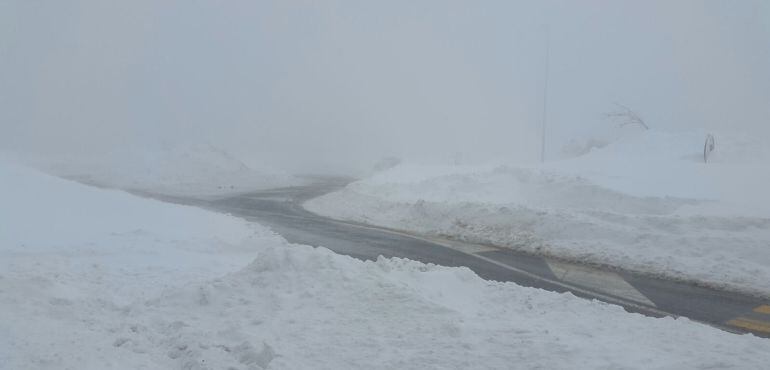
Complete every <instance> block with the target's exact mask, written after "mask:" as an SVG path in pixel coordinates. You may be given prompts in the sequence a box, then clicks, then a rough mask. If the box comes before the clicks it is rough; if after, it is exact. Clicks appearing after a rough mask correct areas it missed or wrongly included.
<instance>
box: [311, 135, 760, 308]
mask: <svg viewBox="0 0 770 370" xmlns="http://www.w3.org/2000/svg"><path fill="white" fill-rule="evenodd" d="M703 139H704V136H701V135H700V134H697V133H696V134H687V133H685V134H672V133H657V132H652V131H651V132H646V133H643V134H640V135H637V136H633V137H627V138H624V139H622V140H620V141H618V142H615V143H613V144H611V145H609V146H607V147H605V148H603V149H599V150H593V151H591V152H590V153H588V154H586V155H584V156H581V157H578V158H574V159H570V160H564V161H559V162H552V163H547V164H545V165H543V166H528V167H527V166H517V167H515V166H475V167H472V166H466V167H463V166H456V167H452V166H444V167H438V166H400V167H397V168H394V169H392V170H390V171H386V172H383V173H381V174H379V175H377V176H374V177H372V178H369V179H366V180H363V181H359V182H356V183H353V184H351V185H349V186H348V187H347V188H345V189H343V190H342V191H340V192H337V193H333V194H329V195H326V196H324V197H321V198H318V199H315V200H312V201H310V202H308V203H307V204H306V207H307V208H308V209H310V210H311V211H314V212H317V213H321V214H325V215H328V216H331V217H335V218H339V219H346V220H354V221H359V222H366V223H371V224H377V225H383V226H388V227H392V228H398V229H406V230H412V231H416V232H420V233H427V234H439V235H448V236H452V237H456V238H460V239H467V240H472V241H475V242H484V243H492V244H496V245H500V246H506V247H510V248H514V249H518V250H524V251H528V252H533V253H542V254H548V255H553V256H558V257H561V258H567V259H573V260H576V261H582V262H586V263H593V264H604V265H612V266H618V267H621V268H625V269H628V270H635V271H640V272H644V273H650V274H658V275H663V276H667V277H671V278H677V279H684V280H695V281H699V282H702V283H707V284H711V285H715V286H720V287H726V288H731V289H740V290H743V291H746V292H751V293H756V294H762V295H767V296H770V253H769V252H768V249H767V246H768V245H770V194H768V193H767V191H766V189H765V188H766V184H768V183H770V165H769V164H768V163H770V154H769V153H767V151H765V150H763V149H762V148H763V147H762V146H761V145H757V144H751V143H752V141H751V140H749V139H747V138H724V137H721V136H717V140H718V146H717V148H718V150H717V152H716V153H715V155H714V156H713V157H712V162H711V163H708V164H704V163H703V159H702V150H703V149H702V148H703ZM720 139H722V140H721V141H719V140H720Z"/></svg>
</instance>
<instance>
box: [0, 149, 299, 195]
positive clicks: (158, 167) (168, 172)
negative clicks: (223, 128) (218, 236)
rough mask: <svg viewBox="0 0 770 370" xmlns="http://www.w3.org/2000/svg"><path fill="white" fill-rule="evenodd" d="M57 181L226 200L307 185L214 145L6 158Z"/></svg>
mask: <svg viewBox="0 0 770 370" xmlns="http://www.w3.org/2000/svg"><path fill="white" fill-rule="evenodd" d="M5 156H6V157H16V161H23V162H25V163H27V164H29V165H31V166H33V167H36V168H40V169H41V170H43V171H45V172H48V173H51V174H54V175H56V176H60V177H65V178H70V179H75V180H77V181H80V182H84V183H89V184H93V185H97V186H101V187H107V188H115V189H130V190H141V191H151V192H153V193H155V194H168V195H181V196H196V197H207V196H221V195H224V194H232V193H243V192H248V191H253V190H261V189H267V188H275V187H281V186H290V185H296V184H299V183H301V182H302V180H301V179H299V178H298V177H296V176H292V175H290V174H288V173H286V172H284V171H281V170H279V169H277V168H275V167H273V166H270V165H269V164H267V163H266V161H264V160H263V159H261V158H251V157H250V158H249V159H248V160H244V159H241V158H238V157H237V156H235V155H233V154H232V153H230V152H228V151H226V150H224V149H222V148H219V147H216V146H214V145H212V144H210V143H202V142H187V143H176V144H170V143H157V144H155V145H150V144H146V145H144V146H135V147H129V148H123V149H119V148H116V150H114V151H111V152H107V153H104V154H103V155H100V156H93V155H80V154H77V151H73V153H70V154H69V155H66V156H59V157H56V158H52V157H50V156H41V157H34V156H31V155H23V156H22V155H18V154H14V153H5Z"/></svg>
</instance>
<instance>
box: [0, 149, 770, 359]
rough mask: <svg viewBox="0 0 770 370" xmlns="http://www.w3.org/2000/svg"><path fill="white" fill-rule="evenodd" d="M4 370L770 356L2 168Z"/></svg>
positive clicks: (726, 338)
mask: <svg viewBox="0 0 770 370" xmlns="http://www.w3.org/2000/svg"><path fill="white" fill-rule="evenodd" d="M0 179H2V182H0V200H1V201H2V204H3V207H2V208H0V227H2V229H0V230H2V232H0V315H1V316H2V318H3V320H1V321H0V369H64V368H73V369H100V370H101V369H169V368H172V369H173V368H178V369H262V368H270V369H305V368H312V369H346V368H367V369H392V368H413V369H426V368H427V369H430V368H434V369H446V368H501V369H502V368H506V369H507V368H548V369H574V368H586V369H593V368H627V369H637V368H638V369H642V368H644V369H650V368H722V367H738V368H747V369H750V368H761V367H763V366H764V365H765V364H766V363H767V362H768V360H770V341H767V340H764V339H759V338H756V337H753V336H750V335H745V336H738V335H733V334H728V333H726V332H722V331H719V330H716V329H713V328H710V327H707V326H703V325H700V324H696V323H692V322H690V321H688V320H686V319H678V320H675V319H671V318H667V319H653V318H647V317H643V316H640V315H636V314H628V313H626V312H625V311H623V310H622V309H621V308H619V307H616V306H611V305H607V304H603V303H599V302H593V301H586V300H583V299H578V298H576V297H574V296H572V295H569V294H556V293H551V292H546V291H541V290H537V289H531V288H523V287H520V286H517V285H515V284H510V283H496V282H488V281H485V280H482V279H480V278H479V277H477V276H476V275H475V274H473V273H472V272H471V271H470V270H468V269H465V268H446V267H437V266H433V265H425V264H422V263H418V262H413V261H408V260H401V259H379V260H377V261H376V262H362V261H359V260H354V259H352V258H349V257H345V256H340V255H336V254H334V253H332V252H331V251H329V250H326V249H323V248H317V249H316V248H311V247H306V246H297V245H288V244H287V243H286V242H285V241H284V240H283V239H282V238H280V237H278V236H276V235H274V234H272V233H271V232H269V231H268V230H266V229H264V228H262V227H260V226H258V225H254V224H247V223H245V222H244V221H242V220H239V219H235V218H232V217H229V216H226V215H219V214H213V213H209V212H205V211H202V210H198V209H195V208H189V207H182V206H176V205H169V204H162V203H156V202H154V201H150V200H144V199H140V198H135V197H132V196H129V195H127V194H124V193H120V192H115V191H105V190H99V189H93V188H87V187H84V186H82V185H79V184H76V183H73V182H68V181H64V180H60V179H56V178H52V177H49V176H47V175H43V174H40V173H37V172H35V171H31V170H28V169H24V168H20V167H16V166H13V165H8V164H6V163H2V162H0Z"/></svg>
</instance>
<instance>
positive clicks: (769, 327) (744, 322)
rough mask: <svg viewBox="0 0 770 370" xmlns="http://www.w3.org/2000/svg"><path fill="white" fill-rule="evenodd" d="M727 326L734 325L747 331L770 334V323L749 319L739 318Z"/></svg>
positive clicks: (729, 322)
mask: <svg viewBox="0 0 770 370" xmlns="http://www.w3.org/2000/svg"><path fill="white" fill-rule="evenodd" d="M727 325H732V326H735V327H739V328H742V329H746V330H751V331H759V332H763V333H770V322H766V321H759V320H752V319H747V318H745V317H739V318H737V319H733V320H730V321H728V322H727Z"/></svg>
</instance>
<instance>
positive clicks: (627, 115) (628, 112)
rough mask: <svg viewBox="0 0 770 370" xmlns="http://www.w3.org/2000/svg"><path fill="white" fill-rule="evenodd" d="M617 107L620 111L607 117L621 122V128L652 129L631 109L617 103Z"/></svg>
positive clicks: (610, 113) (608, 114)
mask: <svg viewBox="0 0 770 370" xmlns="http://www.w3.org/2000/svg"><path fill="white" fill-rule="evenodd" d="M615 106H616V107H618V110H616V111H613V112H609V113H607V114H606V117H607V118H608V119H611V120H613V121H619V122H620V127H623V126H628V125H637V126H641V127H644V129H645V130H649V129H650V127H649V126H647V123H645V122H644V119H643V118H642V117H641V116H640V115H639V114H638V113H636V112H635V111H633V110H632V109H631V108H629V107H627V106H625V105H623V104H620V103H617V102H616V103H615Z"/></svg>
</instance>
